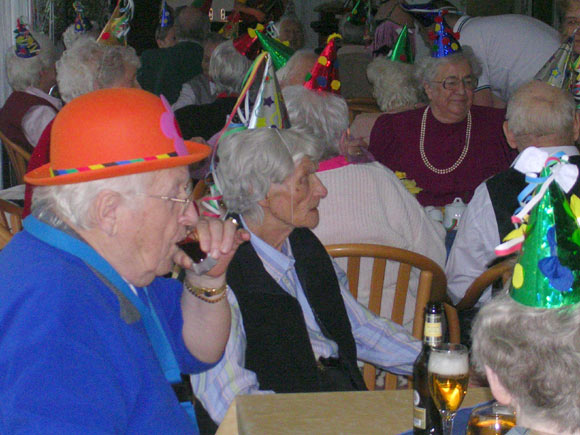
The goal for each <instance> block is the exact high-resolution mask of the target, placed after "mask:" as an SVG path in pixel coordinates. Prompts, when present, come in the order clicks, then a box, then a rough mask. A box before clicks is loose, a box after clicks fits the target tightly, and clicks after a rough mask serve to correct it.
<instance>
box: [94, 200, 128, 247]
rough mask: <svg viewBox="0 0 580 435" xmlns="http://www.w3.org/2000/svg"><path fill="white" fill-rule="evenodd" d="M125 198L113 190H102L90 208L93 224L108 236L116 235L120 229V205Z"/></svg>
mask: <svg viewBox="0 0 580 435" xmlns="http://www.w3.org/2000/svg"><path fill="white" fill-rule="evenodd" d="M122 200H123V198H122V196H121V194H119V193H118V192H114V191H112V190H103V191H101V192H100V193H99V194H98V195H97V197H96V198H95V200H94V201H93V204H92V206H91V208H90V211H89V215H90V220H91V223H92V224H93V226H95V227H98V228H100V230H101V231H102V232H104V233H105V234H107V235H108V236H110V237H112V236H114V235H115V234H116V233H117V231H118V225H117V223H118V213H119V205H120V204H121V202H122Z"/></svg>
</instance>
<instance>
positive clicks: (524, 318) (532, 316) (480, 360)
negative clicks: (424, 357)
mask: <svg viewBox="0 0 580 435" xmlns="http://www.w3.org/2000/svg"><path fill="white" fill-rule="evenodd" d="M472 339H473V346H472V357H473V362H474V364H475V367H476V369H477V370H478V371H479V372H481V373H485V370H484V368H485V366H487V367H489V368H490V369H491V370H493V371H494V372H495V373H496V375H497V376H498V379H499V381H500V382H501V384H502V385H503V387H504V388H505V389H506V390H507V391H508V392H509V393H510V395H511V396H512V398H513V400H514V402H515V407H516V409H517V411H518V420H519V419H522V420H524V419H525V420H526V421H527V422H535V423H536V424H542V425H543V426H545V425H546V424H548V425H550V426H552V427H554V428H557V430H558V431H569V433H578V431H580V394H578V392H579V391H580V377H579V376H578V373H580V306H578V305H576V306H572V307H565V308H560V309H539V308H532V307H527V306H525V305H522V304H519V303H518V302H515V301H514V300H513V299H511V298H510V297H509V296H507V295H504V296H497V297H496V298H494V299H493V300H492V301H491V302H489V303H488V304H486V305H485V306H484V307H483V308H482V309H481V310H480V312H479V313H478V315H477V317H476V319H475V323H474V325H473V330H472Z"/></svg>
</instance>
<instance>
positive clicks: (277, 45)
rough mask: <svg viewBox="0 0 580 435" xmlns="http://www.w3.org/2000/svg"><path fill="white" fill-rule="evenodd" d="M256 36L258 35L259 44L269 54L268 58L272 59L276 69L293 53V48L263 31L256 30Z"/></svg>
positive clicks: (284, 63)
mask: <svg viewBox="0 0 580 435" xmlns="http://www.w3.org/2000/svg"><path fill="white" fill-rule="evenodd" d="M256 36H257V37H258V39H259V41H260V44H262V48H263V49H264V50H266V51H267V52H268V53H269V54H270V59H272V63H273V64H274V68H275V69H276V70H279V69H280V68H282V67H283V66H284V65H286V63H287V62H288V59H290V57H291V56H292V55H293V54H294V50H292V49H291V48H290V47H289V46H287V45H286V44H284V43H282V42H280V41H279V40H277V39H274V38H272V37H270V36H268V35H267V34H265V33H261V32H256Z"/></svg>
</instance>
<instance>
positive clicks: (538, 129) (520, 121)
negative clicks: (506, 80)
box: [506, 80, 576, 145]
mask: <svg viewBox="0 0 580 435" xmlns="http://www.w3.org/2000/svg"><path fill="white" fill-rule="evenodd" d="M575 116H576V104H575V103H574V98H573V97H572V95H571V94H570V92H566V91H563V90H562V89H560V88H556V87H554V86H550V85H549V84H547V83H544V82H540V81H537V80H534V81H531V82H528V83H526V84H524V85H522V86H521V87H519V88H518V89H517V91H516V92H515V93H514V94H513V95H512V96H511V98H510V100H509V102H508V105H507V112H506V120H507V121H508V126H509V129H510V131H511V132H512V133H513V134H514V135H515V136H516V137H518V136H527V135H531V136H545V135H550V134H557V135H559V137H560V138H561V144H562V145H571V144H572V143H573V142H574V137H573V129H574V120H575Z"/></svg>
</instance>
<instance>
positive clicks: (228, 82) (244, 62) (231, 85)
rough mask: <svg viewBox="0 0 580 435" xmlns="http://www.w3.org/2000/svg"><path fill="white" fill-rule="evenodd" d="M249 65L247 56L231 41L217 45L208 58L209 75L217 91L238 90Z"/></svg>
mask: <svg viewBox="0 0 580 435" xmlns="http://www.w3.org/2000/svg"><path fill="white" fill-rule="evenodd" d="M250 65H251V63H250V61H249V60H248V58H247V57H246V56H244V55H242V54H240V53H239V52H238V50H236V48H235V47H234V43H233V42H232V41H225V42H222V43H221V44H220V45H218V46H217V47H216V49H215V50H214V51H213V53H212V54H211V58H210V60H209V75H210V77H211V78H212V80H213V82H214V83H215V85H216V89H217V92H218V93H219V92H230V93H231V92H235V93H238V92H240V91H241V89H242V84H243V82H244V77H245V76H246V72H247V71H248V68H250Z"/></svg>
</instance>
